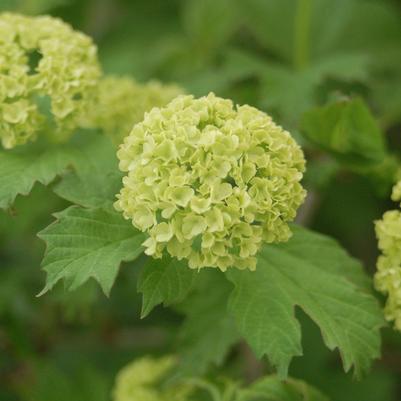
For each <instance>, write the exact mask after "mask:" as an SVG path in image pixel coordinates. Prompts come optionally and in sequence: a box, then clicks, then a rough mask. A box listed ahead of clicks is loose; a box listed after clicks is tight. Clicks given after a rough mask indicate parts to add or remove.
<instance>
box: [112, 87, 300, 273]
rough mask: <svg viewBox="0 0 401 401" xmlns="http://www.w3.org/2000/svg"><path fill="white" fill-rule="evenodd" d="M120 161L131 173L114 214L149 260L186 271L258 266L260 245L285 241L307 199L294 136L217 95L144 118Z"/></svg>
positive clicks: (180, 102)
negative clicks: (166, 258)
mask: <svg viewBox="0 0 401 401" xmlns="http://www.w3.org/2000/svg"><path fill="white" fill-rule="evenodd" d="M118 157H119V159H120V169H121V170H122V171H125V172H127V175H126V176H125V177H124V178H123V185H124V186H123V188H122V189H121V192H120V194H119V195H118V200H117V202H116V203H115V207H116V208H117V210H120V211H122V212H123V215H124V217H125V218H126V219H130V220H132V223H133V225H134V226H135V227H137V228H138V229H140V230H141V231H144V232H147V233H148V235H149V237H148V239H147V240H146V241H145V242H144V244H143V245H144V246H145V248H146V251H145V252H146V253H147V254H148V255H152V256H153V257H156V258H160V257H162V255H163V252H165V251H167V252H168V253H169V254H170V255H171V256H173V257H176V258H178V259H183V258H186V259H188V262H189V267H191V268H201V267H206V266H210V267H218V268H220V269H221V270H226V269H227V268H228V267H232V266H235V267H237V268H240V269H244V268H249V269H255V267H256V257H255V255H256V253H257V252H258V250H259V249H260V246H261V245H262V243H263V242H282V241H287V240H288V239H289V237H290V235H291V232H290V229H289V226H288V222H289V221H291V220H293V219H294V218H295V215H296V211H297V208H298V207H299V205H300V204H301V203H302V201H303V200H304V197H305V190H304V189H303V188H302V186H301V184H300V181H301V179H302V173H303V171H304V168H305V160H304V157H303V153H302V150H301V149H300V147H299V146H298V145H297V144H296V142H295V141H294V139H293V138H292V137H291V135H290V134H289V133H288V132H287V131H285V130H283V129H282V128H281V127H279V126H278V125H276V124H275V123H274V122H273V121H272V119H271V118H270V117H269V116H268V115H266V114H265V113H263V112H261V111H259V110H257V109H255V108H253V107H250V106H247V105H245V106H237V107H234V105H233V103H232V102H231V101H230V100H226V99H221V98H219V97H216V96H215V95H214V94H213V93H211V94H209V95H208V96H206V97H202V98H200V99H194V97H193V96H179V97H178V98H176V99H174V100H173V101H172V102H171V103H169V104H168V105H167V106H166V107H164V108H154V109H152V110H151V111H150V112H149V113H146V114H145V118H144V120H143V121H142V122H140V123H138V124H137V125H135V126H134V128H133V129H132V131H131V133H130V134H129V135H128V136H127V137H126V138H125V140H124V143H123V144H122V145H121V147H120V149H119V151H118Z"/></svg>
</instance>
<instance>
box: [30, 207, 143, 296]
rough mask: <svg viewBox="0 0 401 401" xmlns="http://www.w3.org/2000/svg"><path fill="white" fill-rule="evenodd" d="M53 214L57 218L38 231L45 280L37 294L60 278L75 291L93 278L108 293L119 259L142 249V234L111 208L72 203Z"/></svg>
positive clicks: (68, 287)
mask: <svg viewBox="0 0 401 401" xmlns="http://www.w3.org/2000/svg"><path fill="white" fill-rule="evenodd" d="M55 217H56V218H57V221H55V222H54V223H52V224H51V225H50V226H48V227H47V228H45V229H44V230H43V231H41V232H40V233H39V234H38V236H39V237H40V238H41V239H43V240H44V241H45V242H46V245H47V248H46V253H45V256H44V259H43V262H42V267H43V269H44V270H45V271H46V272H47V279H46V285H45V287H44V289H43V290H42V292H41V293H40V294H43V293H45V292H47V291H48V290H50V289H51V288H52V287H53V286H54V285H55V284H56V283H57V282H58V281H59V280H64V281H65V286H66V288H67V289H68V290H74V289H76V288H77V287H79V286H80V285H82V284H84V283H85V282H86V281H87V280H88V279H89V278H91V277H93V278H94V279H96V281H98V283H99V284H100V286H101V288H102V289H103V291H104V293H105V294H106V295H108V294H109V292H110V289H111V287H112V285H113V284H114V281H115V279H116V276H117V273H118V269H119V266H120V264H121V262H127V261H132V260H134V259H135V258H137V257H138V256H139V255H140V254H141V253H142V251H143V249H142V246H141V244H142V242H143V240H144V236H143V234H142V233H141V232H139V231H137V230H136V229H135V228H134V227H132V225H131V224H130V223H129V222H128V221H125V220H124V219H123V217H122V216H121V215H120V214H119V213H117V212H115V211H114V210H112V209H101V208H98V209H84V208H81V207H77V206H71V207H69V208H68V209H65V210H64V211H62V212H60V213H56V214H55Z"/></svg>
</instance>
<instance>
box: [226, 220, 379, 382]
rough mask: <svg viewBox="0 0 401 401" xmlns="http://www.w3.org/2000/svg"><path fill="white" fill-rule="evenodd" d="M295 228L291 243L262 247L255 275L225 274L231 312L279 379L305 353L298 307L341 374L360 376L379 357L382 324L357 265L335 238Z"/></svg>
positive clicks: (249, 340)
mask: <svg viewBox="0 0 401 401" xmlns="http://www.w3.org/2000/svg"><path fill="white" fill-rule="evenodd" d="M293 231H294V235H293V237H292V239H291V240H290V241H289V242H287V243H284V244H278V245H265V246H264V247H263V248H262V251H261V252H260V254H259V257H258V265H257V268H256V271H255V272H244V271H236V270H235V269H231V270H230V271H229V272H228V274H227V277H228V279H229V280H230V281H231V282H232V283H233V284H234V286H235V288H234V291H233V293H232V295H231V297H230V302H229V310H230V312H231V313H232V314H233V316H234V317H235V319H236V322H237V326H238V328H239V331H240V333H241V334H242V335H243V336H244V337H245V339H246V340H247V341H248V342H249V344H250V345H251V347H252V348H253V349H254V351H255V353H256V354H257V355H258V356H259V357H262V356H263V355H267V356H268V358H269V360H270V362H271V363H272V364H273V365H274V366H275V367H276V368H277V371H278V374H279V375H280V376H281V377H285V376H286V375H287V372H288V367H289V364H290V362H291V359H292V358H293V357H294V356H300V355H302V346H301V327H300V324H299V322H298V320H297V319H296V317H295V307H296V306H298V307H300V308H301V309H302V310H303V311H304V312H306V314H308V315H309V317H310V318H311V319H312V320H313V321H314V322H315V323H316V324H317V325H318V326H319V327H320V330H321V332H322V336H323V339H324V342H325V344H326V345H327V347H328V348H329V349H331V350H333V349H335V348H338V350H339V352H340V355H341V358H342V362H343V366H344V369H345V371H348V370H349V369H350V368H351V367H352V366H353V367H354V373H355V375H356V376H357V377H360V376H361V375H362V374H364V373H365V372H366V371H367V370H368V369H369V367H370V365H371V362H372V360H373V359H375V358H377V357H378V356H379V353H380V334H379V329H380V327H381V326H382V325H383V323H384V322H383V317H382V313H381V310H380V307H379V305H378V302H377V301H376V299H375V298H374V297H373V296H372V295H371V294H370V293H369V290H368V289H367V281H366V278H365V276H364V274H363V270H362V266H361V265H360V264H359V263H358V262H357V261H356V260H355V259H353V258H352V257H350V256H349V255H348V254H347V253H346V252H345V251H344V250H343V249H342V248H341V247H340V246H339V244H338V243H337V242H336V241H334V240H332V239H330V238H328V237H326V236H324V235H320V234H317V233H314V232H312V231H309V230H307V229H304V228H301V227H296V226H294V227H293Z"/></svg>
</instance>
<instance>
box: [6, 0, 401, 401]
mask: <svg viewBox="0 0 401 401" xmlns="http://www.w3.org/2000/svg"><path fill="white" fill-rule="evenodd" d="M0 10H1V11H16V12H22V13H26V14H32V15H36V14H41V13H46V14H50V15H53V16H57V17H61V18H62V19H64V20H65V21H67V22H69V23H70V24H72V25H73V26H74V28H76V29H79V30H82V31H83V32H85V33H87V34H89V35H91V36H92V37H93V38H94V40H95V41H96V43H97V45H98V47H99V56H100V59H101V62H102V65H103V68H104V70H105V72H106V73H111V74H118V75H127V76H132V77H134V78H135V79H137V80H138V81H140V82H146V81H147V80H150V79H158V80H161V81H163V82H175V83H178V84H180V85H182V86H183V87H184V88H185V90H186V91H187V92H188V93H193V94H195V95H204V94H207V93H208V92H209V91H214V92H215V93H216V94H217V95H220V96H223V97H229V98H232V99H233V100H234V101H235V102H237V103H249V104H251V105H254V106H256V107H258V108H260V109H262V110H264V111H266V112H268V113H269V114H271V115H272V116H273V117H274V118H275V119H276V121H277V122H278V123H279V124H280V125H282V126H284V127H285V128H286V129H288V130H290V131H291V132H292V133H293V135H294V136H295V137H296V138H297V140H298V141H299V142H300V143H301V144H302V145H303V147H304V149H305V151H306V154H307V158H308V173H307V176H306V179H305V183H306V185H307V186H308V189H309V192H310V194H312V196H310V198H309V202H310V203H312V205H311V204H309V206H308V208H307V210H304V211H301V216H300V220H301V222H302V223H303V224H305V225H308V226H311V227H312V228H314V229H317V230H318V231H320V232H323V233H327V234H329V235H332V236H334V237H335V238H337V239H338V240H339V241H340V242H341V243H342V244H343V245H344V246H345V247H346V248H347V249H348V251H349V252H350V253H351V254H352V255H354V256H356V257H358V258H360V259H362V260H363V261H364V263H365V265H366V268H367V269H368V271H369V272H370V273H372V272H373V271H374V265H375V260H376V257H377V250H376V242H375V237H374V229H373V221H374V220H375V219H378V218H380V216H381V215H382V213H383V211H384V210H386V209H388V208H391V207H392V204H391V202H389V201H388V200H387V199H388V198H389V189H390V186H391V178H389V177H388V174H387V171H386V166H385V165H384V166H382V167H380V166H379V168H378V169H377V171H376V170H375V171H369V172H366V171H362V172H361V171H360V170H358V169H355V168H351V167H350V168H347V166H345V167H344V166H343V165H339V164H338V162H337V161H336V159H335V158H332V157H331V156H330V155H329V154H327V153H325V152H323V151H322V150H321V149H318V148H316V147H315V146H312V145H311V144H310V143H309V142H308V141H307V140H306V139H305V137H304V136H303V135H302V132H301V130H300V121H301V119H302V116H303V114H304V113H305V112H307V111H308V110H310V109H311V108H313V107H316V106H323V105H326V104H327V103H329V102H332V101H336V100H341V99H348V98H350V97H355V96H359V97H361V98H363V99H364V100H365V101H366V103H367V104H368V105H369V107H370V109H371V111H372V113H373V115H374V116H375V118H376V119H377V121H378V123H379V126H380V128H381V132H382V133H383V135H385V137H386V140H387V143H388V148H389V149H390V151H391V152H392V154H393V155H397V154H398V153H399V150H400V145H401V139H400V135H399V134H400V131H401V3H400V2H399V1H397V0H336V1H333V0H131V1H129V0H20V1H17V0H1V3H0ZM65 206H66V204H65V203H64V201H62V200H60V199H58V198H57V197H56V196H55V195H54V194H53V193H52V191H51V189H46V188H44V187H41V186H39V185H37V186H36V187H35V190H34V192H33V193H32V195H31V196H30V198H29V199H27V198H19V199H18V201H17V202H16V204H15V207H14V209H13V210H12V211H11V212H10V213H7V214H6V213H4V212H0V400H2V401H3V400H4V401H14V400H27V401H55V400H57V401H64V400H65V401H72V400H74V401H81V400H82V401H92V400H93V401H103V400H105V401H106V400H110V390H111V388H112V383H113V379H114V376H115V374H116V372H117V371H118V370H119V369H120V368H121V367H122V366H123V365H124V364H125V363H127V362H129V361H130V360H131V359H132V358H134V357H135V356H136V355H142V354H144V353H147V352H152V353H166V352H169V351H174V350H175V349H176V346H177V341H178V340H177V337H178V335H177V333H178V329H179V325H180V322H181V317H180V315H179V314H176V313H174V312H173V311H170V310H166V309H162V308H158V309H157V310H156V311H155V312H154V313H152V315H151V316H150V317H149V318H147V319H145V320H143V321H141V320H140V319H139V314H140V297H139V296H138V294H137V293H136V277H137V272H136V271H135V270H134V269H130V266H129V265H126V266H123V268H122V271H121V274H120V275H119V277H118V279H117V283H116V285H115V287H114V288H113V290H112V293H111V297H110V298H109V299H107V298H105V297H104V296H103V295H102V294H100V291H99V290H98V288H97V287H96V285H94V283H89V284H88V285H85V286H84V287H83V288H81V289H79V290H78V291H77V292H74V293H65V292H64V291H63V288H62V287H61V286H60V288H57V289H56V290H55V291H53V292H52V293H50V294H46V295H45V296H43V297H41V298H37V297H36V294H37V293H38V292H39V291H40V290H41V288H42V286H43V284H44V274H43V273H42V272H41V271H40V270H39V266H40V261H41V257H42V255H43V251H44V245H43V243H42V242H41V241H40V240H39V239H38V238H37V237H36V236H35V235H36V233H37V232H38V231H39V230H41V229H43V228H44V227H46V226H47V225H48V224H49V223H50V222H51V221H52V218H51V217H50V214H51V213H53V212H56V211H59V210H62V209H63V208H64V207H65ZM302 320H303V321H304V326H305V333H306V335H305V337H304V340H303V341H304V349H305V356H304V357H302V358H298V359H297V360H296V361H295V363H294V364H293V366H292V369H291V371H290V373H291V374H292V375H293V376H295V377H298V378H302V379H304V380H306V381H308V382H310V383H311V384H314V385H315V386H317V387H318V388H320V389H321V390H322V391H324V392H325V393H326V394H327V395H328V396H330V397H331V399H332V400H334V401H399V400H400V399H401V335H397V334H396V333H394V332H392V330H390V329H388V328H387V329H385V330H384V345H383V357H382V359H381V360H380V361H378V362H377V363H376V364H375V366H374V369H373V370H372V372H371V374H370V375H369V376H368V377H366V378H365V379H364V380H363V381H361V382H355V381H353V380H352V377H350V375H345V374H344V373H343V372H342V370H341V367H340V364H339V363H338V359H339V356H338V355H337V354H336V353H330V352H328V351H327V350H326V349H325V348H324V346H323V344H322V341H321V339H320V337H319V333H318V329H317V328H316V327H315V326H313V325H312V323H310V321H309V320H308V319H307V318H305V317H302ZM238 353H239V352H238V350H233V353H232V355H231V356H230V361H229V370H230V372H235V373H234V374H236V375H238V376H240V375H242V374H243V373H244V372H246V366H242V365H241V363H240V359H239V357H240V355H238Z"/></svg>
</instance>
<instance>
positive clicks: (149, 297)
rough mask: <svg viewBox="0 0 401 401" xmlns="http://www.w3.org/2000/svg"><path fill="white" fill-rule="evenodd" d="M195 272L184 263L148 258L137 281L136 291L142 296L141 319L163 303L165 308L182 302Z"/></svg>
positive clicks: (167, 258)
mask: <svg viewBox="0 0 401 401" xmlns="http://www.w3.org/2000/svg"><path fill="white" fill-rule="evenodd" d="M195 275H196V271H194V270H191V269H190V268H189V267H188V265H187V264H186V263H185V262H184V261H179V260H177V259H172V258H169V257H168V256H165V257H164V258H163V259H153V258H149V260H148V262H147V263H146V264H145V266H144V267H143V270H142V272H141V275H140V276H139V281H138V291H139V292H140V293H142V294H143V298H142V312H141V317H145V316H147V315H148V314H149V313H150V312H151V311H152V309H153V308H154V307H155V306H156V305H158V304H161V303H163V304H164V305H165V306H167V305H171V304H173V303H177V302H180V301H182V300H183V299H184V298H185V296H186V295H187V294H188V292H189V291H190V289H191V284H192V282H193V279H194V276H195Z"/></svg>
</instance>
